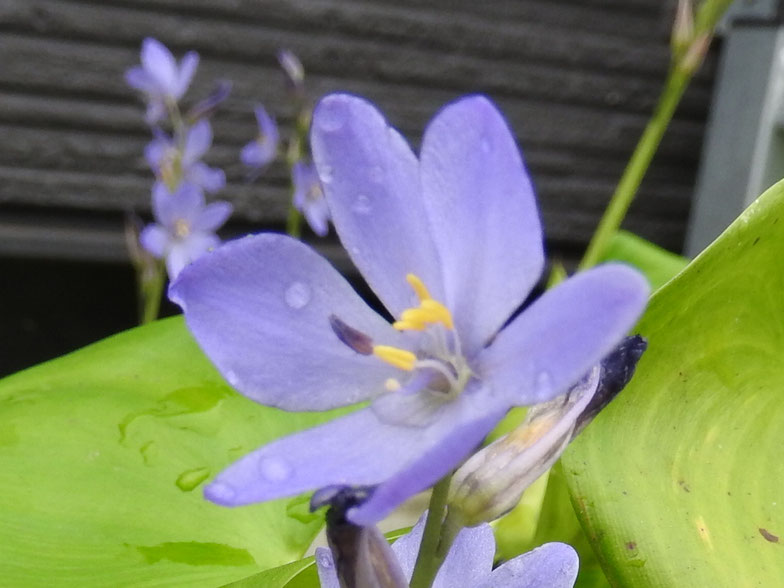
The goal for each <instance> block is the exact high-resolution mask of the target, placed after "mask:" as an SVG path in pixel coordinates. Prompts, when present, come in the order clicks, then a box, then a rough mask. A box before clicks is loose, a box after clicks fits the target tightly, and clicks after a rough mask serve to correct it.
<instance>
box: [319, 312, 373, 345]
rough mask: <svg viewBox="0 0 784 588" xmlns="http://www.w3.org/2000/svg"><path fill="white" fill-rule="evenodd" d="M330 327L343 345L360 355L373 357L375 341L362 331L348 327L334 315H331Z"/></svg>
mask: <svg viewBox="0 0 784 588" xmlns="http://www.w3.org/2000/svg"><path fill="white" fill-rule="evenodd" d="M329 326H330V327H332V331H333V332H334V333H335V335H337V337H338V339H340V341H341V342H342V343H344V344H345V345H347V346H348V347H350V348H351V349H353V350H354V351H356V352H357V353H359V354H360V355H371V354H372V353H373V339H371V338H370V337H368V336H367V335H365V333H363V332H362V331H358V330H357V329H355V328H354V327H350V326H348V325H347V324H346V323H344V322H343V321H342V320H340V319H339V318H338V317H337V316H335V315H334V314H331V315H329Z"/></svg>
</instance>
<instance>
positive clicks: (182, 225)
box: [174, 218, 191, 239]
mask: <svg viewBox="0 0 784 588" xmlns="http://www.w3.org/2000/svg"><path fill="white" fill-rule="evenodd" d="M190 234H191V225H190V223H189V222H188V221H186V220H185V219H184V218H178V219H177V220H176V221H174V236H175V237H177V238H178V239H185V238H186V237H187V236H188V235H190Z"/></svg>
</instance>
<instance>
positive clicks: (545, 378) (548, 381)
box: [534, 372, 553, 400]
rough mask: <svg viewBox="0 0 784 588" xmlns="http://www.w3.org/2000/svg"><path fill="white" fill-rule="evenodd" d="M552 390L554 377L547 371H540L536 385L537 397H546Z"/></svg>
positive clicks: (540, 398)
mask: <svg viewBox="0 0 784 588" xmlns="http://www.w3.org/2000/svg"><path fill="white" fill-rule="evenodd" d="M552 390H553V378H552V377H551V376H550V374H548V373H547V372H539V375H538V376H536V384H535V386H534V392H535V393H536V397H537V399H539V400H542V399H544V398H545V397H547V396H549V395H550V394H551V393H552Z"/></svg>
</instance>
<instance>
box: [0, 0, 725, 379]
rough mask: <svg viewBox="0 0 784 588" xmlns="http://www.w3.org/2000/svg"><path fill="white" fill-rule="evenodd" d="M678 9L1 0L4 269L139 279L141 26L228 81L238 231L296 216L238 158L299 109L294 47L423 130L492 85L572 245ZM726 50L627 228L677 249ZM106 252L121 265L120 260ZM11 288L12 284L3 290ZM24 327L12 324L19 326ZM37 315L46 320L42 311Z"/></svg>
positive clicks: (639, 108) (275, 187)
mask: <svg viewBox="0 0 784 588" xmlns="http://www.w3.org/2000/svg"><path fill="white" fill-rule="evenodd" d="M673 6H674V2H669V1H664V2H662V0H558V1H555V0H490V1H487V2H476V1H450V0H430V1H426V0H421V1H420V0H394V1H393V0H111V1H102V0H0V55H2V61H0V136H1V137H2V141H0V269H2V263H3V260H10V261H8V263H14V264H16V265H14V266H13V267H14V268H16V269H15V270H14V271H18V273H19V277H18V278H17V280H18V281H19V284H17V286H16V289H17V290H18V291H17V293H16V295H17V296H18V297H19V300H17V299H16V298H15V299H14V300H15V302H14V303H15V304H17V306H19V305H23V301H24V300H26V299H28V298H30V296H20V295H19V292H24V291H25V290H24V289H25V288H31V289H32V288H33V286H32V284H33V283H34V282H36V280H30V281H29V283H26V282H25V274H26V272H25V269H24V268H25V267H27V268H29V271H42V270H36V269H35V268H36V267H38V266H37V265H36V264H40V263H45V264H46V268H47V270H46V271H49V272H51V275H55V274H57V269H56V268H57V267H65V266H63V265H60V266H58V265H57V262H63V263H66V262H67V263H72V264H73V263H77V264H88V265H87V266H84V265H81V266H79V268H82V269H83V268H85V267H89V268H92V270H91V271H92V274H90V273H89V272H87V273H86V274H85V275H94V276H95V278H94V279H96V280H97V279H100V272H101V271H111V272H117V271H123V272H125V273H123V274H122V275H123V276H124V277H123V278H122V280H126V279H128V276H129V275H130V274H129V272H128V271H127V266H125V264H126V263H127V262H126V253H125V249H124V243H123V237H122V223H123V215H124V212H125V211H127V210H135V211H139V212H142V213H144V214H147V213H148V211H149V204H148V200H149V187H150V183H151V174H150V172H149V170H148V169H147V168H146V165H145V162H144V159H143V157H142V149H143V148H144V145H145V144H146V143H147V141H148V140H149V132H148V130H147V128H146V127H145V126H144V124H143V121H142V115H143V108H142V105H141V103H140V101H139V100H138V98H137V97H136V96H135V95H134V94H133V92H132V91H130V89H129V88H128V87H126V85H125V83H124V81H123V72H124V71H125V69H126V68H128V67H130V66H132V65H134V64H135V63H137V62H138V51H139V47H140V43H141V40H142V39H143V38H144V37H145V36H154V37H156V38H158V39H159V40H161V41H163V42H164V43H165V44H166V45H167V46H169V47H170V48H171V49H172V50H173V52H174V53H175V54H176V55H177V56H181V55H182V54H183V53H184V52H185V51H187V50H189V49H195V50H197V51H198V52H199V53H200V55H201V57H202V62H201V66H200V68H199V70H198V72H197V75H196V79H195V83H194V85H193V87H192V90H191V92H190V93H189V94H188V97H193V98H194V99H195V98H198V97H200V96H203V95H204V94H206V93H207V92H208V91H209V89H210V88H211V86H212V84H213V82H214V81H215V80H216V79H229V80H231V81H232V82H233V84H234V87H233V91H232V94H231V97H230V99H229V100H228V101H226V102H225V103H224V105H223V107H222V108H221V110H220V112H219V113H218V114H217V116H216V117H215V118H214V130H215V138H216V141H215V145H214V148H213V150H212V151H211V152H210V155H209V157H208V161H209V162H210V163H211V164H213V165H219V166H221V167H223V168H224V169H225V171H226V173H227V176H228V179H229V186H228V188H227V189H226V190H225V191H224V192H222V193H221V197H222V198H227V199H229V200H231V201H232V202H233V203H234V205H235V207H236V211H237V214H236V216H235V217H234V220H233V223H232V224H231V225H230V226H229V227H228V229H227V232H226V235H227V236H229V235H237V234H241V233H244V232H248V231H257V230H260V229H265V228H273V229H274V228H280V227H281V226H282V222H283V219H284V217H285V212H286V207H287V205H288V196H287V194H288V192H287V184H286V177H285V172H284V170H283V169H282V168H281V167H273V168H272V169H271V170H269V173H267V174H266V175H265V176H264V177H263V178H261V180H260V181H257V182H255V183H248V182H247V181H246V178H245V172H244V170H243V168H242V166H241V165H240V163H239V161H238V154H239V150H240V149H241V147H242V145H243V144H244V143H245V142H247V141H248V140H250V139H251V138H252V137H253V135H254V133H255V123H254V119H253V115H252V107H253V105H254V103H255V102H257V101H261V102H263V103H264V104H265V105H266V106H267V107H268V109H269V110H271V111H272V112H274V113H275V114H276V115H277V117H278V118H279V120H280V121H281V122H282V123H283V125H284V127H285V126H287V125H289V124H290V122H291V112H290V111H289V107H288V106H287V104H288V101H287V95H286V92H285V85H284V78H283V75H282V73H281V72H280V69H279V67H278V65H277V62H276V59H275V51H276V50H277V49H278V48H281V47H286V48H289V49H291V50H293V51H294V52H295V53H297V54H298V55H299V56H300V58H301V59H302V61H303V63H304V65H305V68H306V71H307V87H308V91H309V93H310V95H311V96H312V97H313V98H316V97H317V96H319V95H322V94H324V93H326V92H329V91H334V90H346V91H351V92H355V93H358V94H362V95H364V96H367V97H368V98H370V99H371V100H373V101H375V102H377V103H378V104H379V105H380V107H381V108H382V109H383V110H384V111H385V112H386V113H387V114H388V116H389V118H390V119H391V120H392V122H393V123H394V124H395V125H396V126H398V127H399V128H400V129H401V130H402V131H403V132H404V133H405V134H406V135H407V136H408V137H409V138H410V139H411V140H412V141H413V142H414V143H416V142H417V141H418V140H419V136H420V133H421V132H422V129H423V127H424V125H425V123H426V122H427V120H428V119H429V118H430V117H431V116H432V115H433V113H434V112H435V111H436V110H437V109H438V108H439V106H441V105H442V104H443V103H444V102H446V101H448V100H451V99H454V98H456V97H458V96H460V95H462V94H466V93H470V92H483V93H487V94H488V95H490V96H491V97H492V98H493V99H494V100H495V101H496V102H497V103H498V104H499V105H500V106H501V108H502V110H503V111H504V113H505V114H506V116H507V118H508V119H509V122H510V124H511V126H512V127H513V129H514V130H515V132H516V133H517V134H518V138H519V142H520V144H521V146H522V148H523V150H524V153H525V156H526V159H527V162H528V165H529V169H530V171H531V173H532V176H533V178H534V182H535V184H536V186H537V189H538V193H539V197H540V203H541V208H542V214H543V218H544V222H545V225H546V231H547V238H548V246H549V248H550V250H551V251H552V252H553V253H554V254H556V255H558V256H560V257H562V258H564V259H566V260H567V261H569V260H574V259H576V258H577V256H578V255H579V253H580V251H581V250H582V248H583V247H584V246H585V244H586V242H587V239H588V238H589V237H590V234H591V232H592V230H593V228H594V227H595V225H596V222H597V220H598V218H599V215H600V214H601V212H602V211H603V208H604V206H605V204H606V202H607V199H608V198H609V195H610V194H611V192H612V189H613V187H614V185H615V183H616V182H617V179H618V177H619V175H620V173H621V171H622V169H623V166H624V164H625V162H626V160H627V158H628V156H629V154H630V152H631V150H632V149H633V147H634V145H635V143H636V141H637V139H638V137H639V135H640V133H641V131H642V128H643V126H644V125H645V123H646V121H647V119H648V116H649V114H650V112H651V110H652V108H653V106H654V104H655V101H656V97H657V95H658V92H659V90H660V88H661V84H662V81H663V79H664V76H665V74H666V71H667V67H668V59H669V58H668V40H669V29H670V23H671V19H672V13H673ZM715 61H716V48H715V47H714V49H713V50H712V52H711V55H710V56H709V58H708V60H707V62H706V64H705V67H704V68H703V70H702V71H701V73H700V75H699V76H698V78H697V79H696V80H695V82H694V84H693V85H692V87H691V88H690V89H689V90H688V92H687V94H686V96H685V98H684V100H683V103H682V105H681V107H680V108H679V110H678V112H677V115H676V118H675V121H674V122H673V124H672V127H671V128H670V129H669V131H668V134H667V136H666V138H665V140H664V143H663V145H662V147H661V151H660V152H659V154H658V155H657V157H656V160H655V163H654V165H653V167H652V169H651V170H650V173H649V175H648V177H647V178H646V180H645V182H644V184H643V186H642V190H641V193H640V197H639V199H638V201H637V202H636V203H635V205H634V207H633V208H632V210H631V211H630V214H629V217H628V220H627V222H626V225H625V226H626V227H627V228H629V229H631V230H634V231H636V232H638V233H640V234H642V235H643V236H645V237H647V238H649V239H651V240H653V241H655V242H657V243H659V244H661V245H663V246H665V247H667V248H669V249H672V250H675V251H678V250H680V248H681V246H682V243H683V239H684V233H685V225H686V220H687V215H688V210H689V201H690V197H691V192H692V189H693V185H694V180H695V174H696V168H697V163H698V158H699V153H700V148H701V141H702V136H703V132H704V126H705V120H706V116H707V110H708V107H709V102H710V93H711V87H712V78H713V72H714V69H715ZM333 244H334V242H333ZM331 251H332V252H336V251H338V249H337V248H336V247H334V246H333V247H332V248H331ZM19 260H27V261H26V262H25V264H22V265H19V263H20V261H19ZM97 262H108V263H104V264H103V266H105V268H106V269H104V270H101V269H100V267H99V266H101V264H100V263H97ZM109 266H111V269H108V268H109ZM69 267H72V268H74V267H76V266H69ZM121 267H122V268H124V269H123V270H118V269H117V268H121ZM63 271H65V270H61V273H62V272H63ZM69 271H70V270H69ZM80 271H81V270H80ZM14 275H16V274H14ZM112 279H113V280H114V279H115V278H112ZM122 280H120V281H122ZM67 281H68V280H66V279H65V278H64V282H67ZM86 281H87V282H88V283H89V282H90V279H89V278H86ZM85 287H86V286H85ZM129 287H130V286H129V285H128V284H127V283H125V282H123V285H122V287H121V288H122V291H126V290H128V288H129ZM62 288H63V294H62V296H65V297H67V295H68V294H67V293H65V290H67V288H66V286H65V285H64V286H63V287H62ZM93 291H95V290H94V289H93V290H91V292H93ZM119 292H120V290H119V289H118V293H119ZM73 295H74V296H84V295H85V294H84V293H82V292H81V291H79V292H77V293H76V294H73ZM32 298H33V299H34V298H35V296H32ZM20 300H21V301H20ZM5 301H7V295H6V298H3V294H2V292H0V304H4V303H5ZM38 304H39V306H40V304H41V303H38ZM66 306H67V305H66ZM40 310H41V309H40V308H38V309H32V308H31V309H29V310H28V311H27V312H28V313H29V314H30V316H36V315H35V314H34V313H35V312H36V311H38V312H40ZM132 310H133V309H131V313H132ZM20 312H21V311H20ZM86 314H88V315H89V314H90V313H89V312H86ZM52 316H56V315H55V314H53V315H52ZM129 316H132V314H131V315H128V314H127V313H126V314H123V317H124V318H123V319H122V321H129V320H132V319H130V318H128V317H129ZM36 320H37V319H36ZM50 320H55V321H56V318H52V319H50ZM85 320H87V319H85ZM12 323H13V320H12ZM13 324H16V323H13ZM104 324H110V325H111V328H115V326H116V325H115V323H114V322H112V321H111V320H110V321H108V323H107V322H106V319H104ZM120 324H124V322H121V323H120ZM7 328H9V327H6V329H7ZM13 328H15V329H17V328H16V327H13ZM62 328H66V327H62ZM69 328H70V327H69ZM20 329H21V327H19V328H18V329H17V330H15V331H14V332H13V333H12V334H11V336H12V338H13V336H16V337H22V335H23V330H20ZM32 330H33V331H36V332H44V331H45V330H46V329H45V325H43V324H42V323H40V321H38V326H37V327H36V328H34V329H32ZM77 330H78V329H77ZM93 332H94V331H90V333H91V335H90V336H91V337H92V336H93V335H92V333H93ZM109 332H110V331H109ZM100 334H103V333H102V332H100ZM0 335H3V332H0ZM2 338H5V336H4V337H0V339H2ZM65 338H66V339H67V337H65ZM89 338H90V337H87V340H89ZM79 342H81V340H79ZM5 351H6V352H7V351H8V349H6V350H5ZM3 353H4V349H2V348H0V355H2V354H3ZM2 371H3V370H2V366H1V365H0V373H2Z"/></svg>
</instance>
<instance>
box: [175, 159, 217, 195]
mask: <svg viewBox="0 0 784 588" xmlns="http://www.w3.org/2000/svg"><path fill="white" fill-rule="evenodd" d="M185 179H186V180H187V181H188V182H190V183H192V184H196V185H197V186H201V187H202V188H203V189H204V190H205V191H206V192H209V193H211V194H212V193H214V192H217V191H218V190H220V189H221V188H223V187H224V186H225V185H226V174H225V173H223V170H222V169H220V168H217V167H210V166H209V165H207V164H206V163H204V162H203V161H197V162H196V163H193V164H192V165H191V166H190V167H189V168H188V170H187V171H186V174H185Z"/></svg>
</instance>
